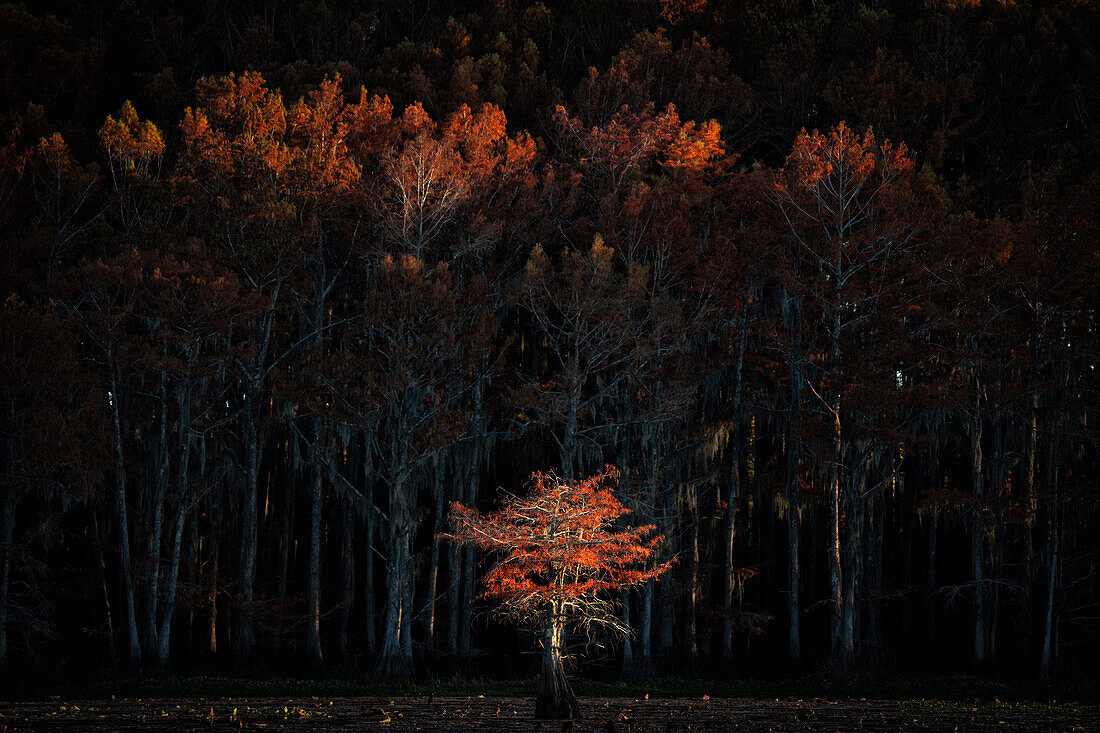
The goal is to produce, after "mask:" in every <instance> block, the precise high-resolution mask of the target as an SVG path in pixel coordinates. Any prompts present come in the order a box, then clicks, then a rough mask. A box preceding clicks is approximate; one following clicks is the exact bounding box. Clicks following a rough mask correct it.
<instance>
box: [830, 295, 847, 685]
mask: <svg viewBox="0 0 1100 733" xmlns="http://www.w3.org/2000/svg"><path fill="white" fill-rule="evenodd" d="M838 287H839V286H838ZM838 297H839V294H838ZM834 311H835V312H834V313H833V314H832V317H831V318H830V326H831V334H830V335H831V340H832V346H831V349H830V354H829V362H830V372H831V373H832V374H834V375H835V374H836V372H837V370H839V368H840V311H839V309H838V308H837V307H836V306H834ZM829 410H830V412H831V413H832V418H833V435H832V443H833V444H832V452H831V455H830V459H831V460H830V462H829V469H828V473H829V485H828V491H827V493H826V496H825V503H826V506H827V511H828V515H829V540H828V542H829V545H828V547H829V552H828V558H827V559H828V564H829V590H830V593H831V600H832V634H831V639H832V652H833V660H834V661H838V660H839V661H840V662H841V663H842V664H845V665H847V664H849V663H850V662H851V656H850V649H849V648H846V646H845V644H844V634H843V612H844V584H843V581H842V576H841V565H840V516H841V511H840V499H841V495H840V466H841V462H842V460H843V457H844V454H843V447H844V446H843V442H842V441H843V433H842V431H841V422H840V393H839V392H835V391H834V392H833V394H832V397H831V398H830V404H829Z"/></svg>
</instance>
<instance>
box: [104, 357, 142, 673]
mask: <svg viewBox="0 0 1100 733" xmlns="http://www.w3.org/2000/svg"><path fill="white" fill-rule="evenodd" d="M110 369H111V394H109V395H108V398H109V399H108V402H110V405H111V417H112V419H113V421H114V429H115V502H116V507H117V510H118V532H119V540H120V543H119V544H120V545H121V550H122V593H123V597H124V598H125V600H126V629H127V632H128V634H129V641H128V656H127V659H128V664H129V666H130V669H131V671H134V672H137V673H139V674H140V672H141V641H140V638H139V637H138V625H137V609H135V608H134V578H133V564H132V562H131V559H130V522H129V519H128V513H127V505H126V461H125V459H124V457H123V452H122V423H121V421H120V419H119V414H118V413H119V409H118V403H119V399H120V397H119V393H118V381H117V379H116V378H115V373H114V367H110Z"/></svg>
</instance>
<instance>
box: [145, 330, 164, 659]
mask: <svg viewBox="0 0 1100 733" xmlns="http://www.w3.org/2000/svg"><path fill="white" fill-rule="evenodd" d="M165 349H167V346H165ZM163 358H165V359H167V353H165V354H164V355H163ZM157 402H158V406H159V412H160V420H159V421H158V422H159V430H158V433H159V435H158V438H157V453H156V461H157V471H156V478H155V483H154V491H153V506H152V510H153V522H152V530H151V532H150V533H149V545H148V560H147V562H146V566H145V619H144V621H145V633H144V634H142V646H143V647H144V649H143V653H144V657H145V659H146V660H150V661H154V662H155V660H156V658H157V655H158V654H159V653H160V644H159V642H158V640H157V635H158V630H157V602H158V601H159V599H160V551H161V548H160V546H161V538H162V535H163V532H164V500H165V496H166V495H167V493H168V375H167V373H166V372H165V370H164V369H161V372H160V386H159V388H158V391H157Z"/></svg>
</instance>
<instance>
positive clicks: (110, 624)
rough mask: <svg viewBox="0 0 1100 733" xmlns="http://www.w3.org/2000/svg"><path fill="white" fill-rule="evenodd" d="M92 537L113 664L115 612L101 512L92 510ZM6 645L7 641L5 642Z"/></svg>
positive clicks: (108, 645) (108, 647) (109, 650)
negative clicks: (100, 525) (100, 520)
mask: <svg viewBox="0 0 1100 733" xmlns="http://www.w3.org/2000/svg"><path fill="white" fill-rule="evenodd" d="M92 536H93V537H94V538H95V548H96V551H95V554H96V563H97V565H98V566H99V583H100V586H101V587H102V588H103V611H104V614H105V617H106V625H107V656H108V657H109V658H110V659H111V661H112V662H114V661H115V659H116V657H117V655H118V652H117V651H116V649H115V621H114V612H113V611H112V610H111V592H110V590H109V589H108V587H107V561H106V559H105V558H104V557H103V538H102V536H101V535H100V533H99V512H97V511H95V510H94V509H93V510H92ZM3 605H4V608H3V610H4V612H5V613H6V612H7V604H6V603H5V604H3ZM4 632H5V629H4V628H3V627H0V633H4ZM4 641H5V645H6V642H7V639H5V640H4Z"/></svg>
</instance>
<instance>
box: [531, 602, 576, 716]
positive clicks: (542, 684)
mask: <svg viewBox="0 0 1100 733" xmlns="http://www.w3.org/2000/svg"><path fill="white" fill-rule="evenodd" d="M563 642H564V626H563V623H562V618H561V616H560V614H559V612H558V609H557V604H556V603H555V604H553V605H551V607H550V610H549V611H548V612H547V619H546V631H545V632H544V634H543V642H542V667H541V670H540V672H539V687H538V694H537V695H536V697H535V718H536V719H539V720H575V719H577V718H580V716H581V710H580V704H579V703H578V701H577V696H576V695H574V694H573V689H572V688H571V687H570V686H569V680H568V679H566V677H565V665H564V664H563V661H562V646H563Z"/></svg>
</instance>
